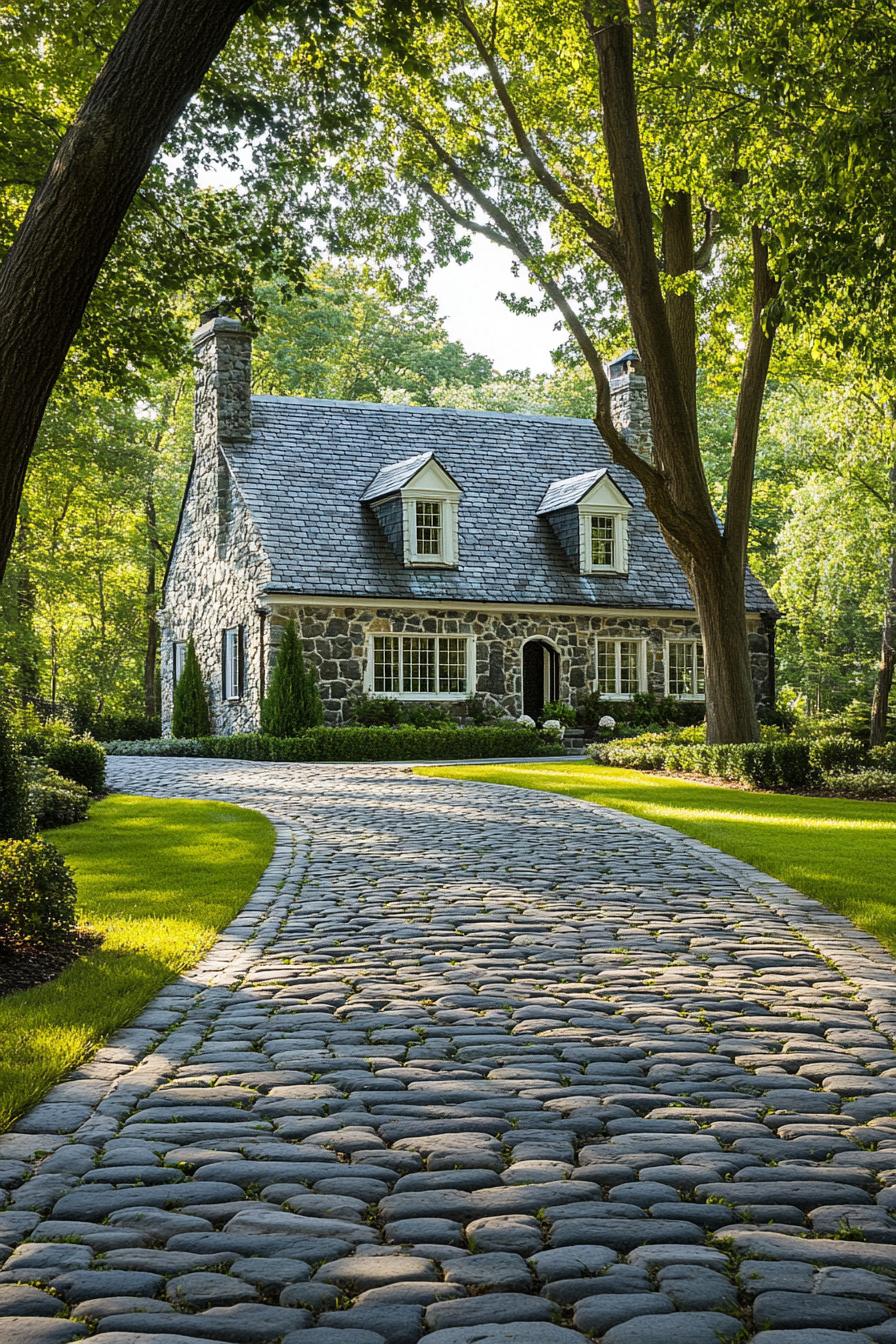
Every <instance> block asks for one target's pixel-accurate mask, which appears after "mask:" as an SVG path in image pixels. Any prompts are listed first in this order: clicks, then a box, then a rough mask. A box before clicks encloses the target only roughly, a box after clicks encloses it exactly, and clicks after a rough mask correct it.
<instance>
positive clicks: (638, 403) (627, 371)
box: [607, 350, 653, 460]
mask: <svg viewBox="0 0 896 1344" xmlns="http://www.w3.org/2000/svg"><path fill="white" fill-rule="evenodd" d="M607 376H608V377H609V380H610V409H611V412H612V416H613V424H614V425H615V426H616V428H617V429H618V430H619V432H620V433H621V434H622V436H623V438H624V439H625V441H626V443H627V444H628V445H629V447H630V448H633V449H634V450H635V452H636V453H638V455H639V456H640V457H644V458H647V459H648V460H650V458H652V457H653V431H652V429H651V424H650V410H649V408H648V405H647V380H646V379H645V377H644V374H643V373H642V372H641V359H640V356H639V355H638V352H637V350H627V351H626V352H625V354H624V355H620V356H619V358H618V359H614V360H613V361H612V363H611V364H609V365H608V366H607Z"/></svg>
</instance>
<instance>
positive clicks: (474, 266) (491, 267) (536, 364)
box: [429, 238, 566, 373]
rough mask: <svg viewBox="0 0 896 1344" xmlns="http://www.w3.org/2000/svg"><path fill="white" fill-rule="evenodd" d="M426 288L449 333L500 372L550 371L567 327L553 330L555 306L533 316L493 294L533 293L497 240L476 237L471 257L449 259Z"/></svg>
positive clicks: (534, 295) (564, 337) (555, 318)
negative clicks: (553, 353)
mask: <svg viewBox="0 0 896 1344" xmlns="http://www.w3.org/2000/svg"><path fill="white" fill-rule="evenodd" d="M429 290H430V293H431V294H432V295H433V296H434V297H435V299H436V300H437V302H438V305H439V309H440V311H441V313H442V316H443V317H444V319H445V325H446V327H447V329H448V334H449V335H450V336H451V337H452V338H453V339H454V340H457V341H460V342H462V344H463V345H464V346H465V347H466V348H467V350H470V351H474V352H475V353H476V354H480V355H488V357H489V358H490V359H491V360H492V362H493V363H494V364H495V366H496V367H497V368H498V369H500V370H501V372H504V371H506V370H507V369H526V368H528V369H530V370H531V371H532V372H533V373H549V372H550V370H551V368H552V364H551V350H552V349H554V348H555V347H556V346H558V345H560V344H561V343H562V342H563V341H564V340H565V339H566V331H565V328H563V329H561V330H560V331H556V330H555V323H556V321H557V316H556V314H555V313H553V312H547V313H537V314H535V315H534V316H532V317H529V316H526V315H521V314H518V313H512V312H511V311H510V309H509V308H508V307H507V306H506V304H504V303H502V301H501V300H500V299H499V298H498V297H497V296H498V293H499V291H501V290H506V291H511V292H514V293H523V294H531V295H532V296H533V297H537V294H536V291H535V290H533V289H532V287H531V286H529V285H528V284H526V282H525V281H524V280H522V279H519V278H517V277H516V276H514V274H513V272H512V270H511V259H510V257H509V255H508V254H507V253H506V252H504V250H503V249H502V248H500V247H498V246H497V244H496V243H492V242H489V240H488V239H487V238H474V239H473V244H472V258H471V260H470V261H468V262H467V264H466V265H465V266H460V265H458V264H457V263H452V264H451V265H450V266H445V267H443V268H442V269H441V270H438V271H436V272H434V274H433V275H432V276H431V278H430V282H429Z"/></svg>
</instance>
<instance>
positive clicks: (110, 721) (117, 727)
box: [84, 714, 162, 742]
mask: <svg viewBox="0 0 896 1344" xmlns="http://www.w3.org/2000/svg"><path fill="white" fill-rule="evenodd" d="M84 731H85V732H89V733H90V735H91V737H95V738H96V739H97V741H98V742H109V741H113V740H114V741H117V742H127V741H135V742H138V741H145V740H146V739H147V738H150V737H161V736H162V720H161V719H160V718H159V716H158V715H157V714H155V715H153V714H150V715H147V714H95V715H93V716H92V717H91V718H90V720H89V721H88V723H87V725H86V727H85V729H84Z"/></svg>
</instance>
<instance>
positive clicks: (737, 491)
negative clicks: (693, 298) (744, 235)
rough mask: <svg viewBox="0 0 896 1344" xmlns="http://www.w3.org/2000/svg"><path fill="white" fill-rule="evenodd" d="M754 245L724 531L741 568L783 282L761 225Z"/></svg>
mask: <svg viewBox="0 0 896 1344" xmlns="http://www.w3.org/2000/svg"><path fill="white" fill-rule="evenodd" d="M752 247H753V315H752V320H751V324H750V336H749V339H748V341H747V353H746V356H745V357H744V366H743V371H742V373H741V380H740V390H739V392H738V395H737V408H736V410H735V414H734V438H733V441H732V445H731V467H730V469H729V472H728V491H727V501H726V507H725V533H724V536H725V545H726V548H727V549H728V550H729V551H730V553H731V557H732V562H733V563H737V564H739V565H740V566H741V567H743V566H745V565H746V563H747V533H748V530H749V526H750V509H751V506H752V502H753V474H754V471H755V467H756V444H757V442H758V440H759V417H760V415H761V413H762V400H763V397H764V395H765V384H766V381H767V379H768V369H769V363H770V361H771V355H772V345H773V343H774V339H775V327H776V323H775V322H774V321H773V320H772V319H771V317H770V315H769V313H768V311H767V310H768V305H769V304H770V303H771V301H772V299H774V298H775V297H776V295H777V293H778V288H779V284H778V281H777V280H776V279H775V278H774V277H773V276H772V273H771V270H770V269H769V264H768V245H767V243H766V241H765V238H764V237H763V234H762V229H761V228H760V227H759V225H758V224H754V225H753V230H752Z"/></svg>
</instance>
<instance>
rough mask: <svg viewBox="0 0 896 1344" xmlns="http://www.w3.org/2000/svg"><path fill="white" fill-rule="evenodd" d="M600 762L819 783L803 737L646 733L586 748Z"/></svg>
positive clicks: (761, 782) (771, 785)
mask: <svg viewBox="0 0 896 1344" xmlns="http://www.w3.org/2000/svg"><path fill="white" fill-rule="evenodd" d="M590 754H591V756H592V758H593V759H594V760H595V761H596V762H597V763H598V764H599V765H614V766H618V767H624V768H626V769H630V770H680V771H682V772H684V773H685V774H691V775H710V776H713V777H715V778H717V779H730V780H734V781H737V782H738V783H741V784H750V785H752V786H753V787H754V788H757V789H781V788H783V789H800V788H806V787H809V786H811V785H813V784H815V783H817V782H818V778H819V775H818V770H817V768H816V767H815V765H814V764H813V762H812V759H811V749H810V744H809V743H808V742H800V741H794V740H792V739H787V738H785V739H782V740H779V741H771V742H746V743H740V744H736V745H730V746H729V745H724V746H706V745H705V744H703V745H701V744H699V743H688V742H678V741H675V742H673V741H670V740H669V738H668V737H664V736H663V735H662V734H659V733H657V734H645V735H644V736H643V737H640V738H629V739H628V740H627V741H621V742H600V743H596V744H595V745H594V746H593V747H592V748H591V749H590Z"/></svg>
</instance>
